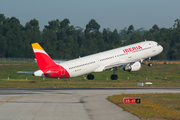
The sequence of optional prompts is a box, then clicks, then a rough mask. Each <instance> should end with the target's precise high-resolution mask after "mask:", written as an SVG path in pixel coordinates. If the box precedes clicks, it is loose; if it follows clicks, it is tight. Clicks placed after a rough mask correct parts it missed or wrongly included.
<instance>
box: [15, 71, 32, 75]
mask: <svg viewBox="0 0 180 120" xmlns="http://www.w3.org/2000/svg"><path fill="white" fill-rule="evenodd" d="M34 72H35V71H18V72H17V73H28V74H33V73H34Z"/></svg>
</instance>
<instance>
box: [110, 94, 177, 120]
mask: <svg viewBox="0 0 180 120" xmlns="http://www.w3.org/2000/svg"><path fill="white" fill-rule="evenodd" d="M124 97H130V98H131V97H132V98H134V97H135V98H137V97H138V98H141V100H142V103H141V104H124V103H123V98H124ZM107 99H108V100H109V101H111V102H113V103H114V104H116V105H118V106H120V107H121V108H123V109H124V110H125V111H128V112H130V113H132V114H134V115H136V116H138V117H139V118H140V119H141V120H147V119H150V118H151V119H150V120H164V119H168V120H179V119H180V93H176V94H173V93H146V94H121V95H113V96H109V97H108V98H107Z"/></svg>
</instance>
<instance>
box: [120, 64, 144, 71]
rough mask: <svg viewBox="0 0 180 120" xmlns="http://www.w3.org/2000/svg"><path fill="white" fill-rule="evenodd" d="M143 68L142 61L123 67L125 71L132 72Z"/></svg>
mask: <svg viewBox="0 0 180 120" xmlns="http://www.w3.org/2000/svg"><path fill="white" fill-rule="evenodd" d="M140 68H141V63H140V62H135V63H134V64H132V65H126V66H125V67H124V68H123V69H124V70H125V71H128V72H131V71H138V70H139V69H140Z"/></svg>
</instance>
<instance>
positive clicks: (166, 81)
mask: <svg viewBox="0 0 180 120" xmlns="http://www.w3.org/2000/svg"><path fill="white" fill-rule="evenodd" d="M35 70H38V66H37V64H21V65H20V64H19V65H18V64H17V65H11V64H8V65H2V64H1V65H0V88H56V87H59V88H64V87H72V88H73V87H137V83H138V82H143V83H145V82H152V83H153V84H152V85H145V87H146V86H147V87H180V65H166V64H163V65H154V66H153V67H148V66H147V65H145V64H142V68H141V69H140V70H139V71H136V72H127V71H123V70H122V69H118V71H117V72H116V74H117V75H118V76H119V79H118V80H117V81H111V80H110V76H111V74H112V73H113V72H112V71H110V70H108V71H104V72H101V73H93V74H94V76H95V79H94V80H93V81H91V80H90V81H89V80H86V79H84V77H83V76H80V77H77V78H69V79H54V78H45V79H44V80H43V78H40V77H34V76H32V75H31V74H19V73H17V71H35ZM85 76H86V75H85ZM8 78H9V79H8Z"/></svg>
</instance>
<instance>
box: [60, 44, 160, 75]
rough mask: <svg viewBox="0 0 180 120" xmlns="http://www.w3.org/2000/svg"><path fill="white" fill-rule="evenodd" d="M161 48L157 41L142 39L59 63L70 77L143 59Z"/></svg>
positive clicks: (156, 53) (157, 52) (158, 51)
mask: <svg viewBox="0 0 180 120" xmlns="http://www.w3.org/2000/svg"><path fill="white" fill-rule="evenodd" d="M138 47H139V48H138ZM162 50H163V48H162V46H160V45H159V44H158V43H157V42H154V41H144V42H140V43H136V44H132V45H128V46H124V47H120V48H116V49H113V50H108V51H104V52H100V53H96V54H93V55H89V56H86V57H82V58H77V59H74V60H70V61H67V62H64V63H61V64H60V65H61V66H63V67H64V68H65V69H66V70H67V71H68V73H69V74H70V77H77V76H81V75H84V74H89V73H93V72H102V71H104V70H107V69H110V68H113V67H119V66H121V65H123V64H126V63H130V62H135V61H140V60H144V59H146V58H149V57H153V56H155V55H158V54H159V53H161V52H162Z"/></svg>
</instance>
